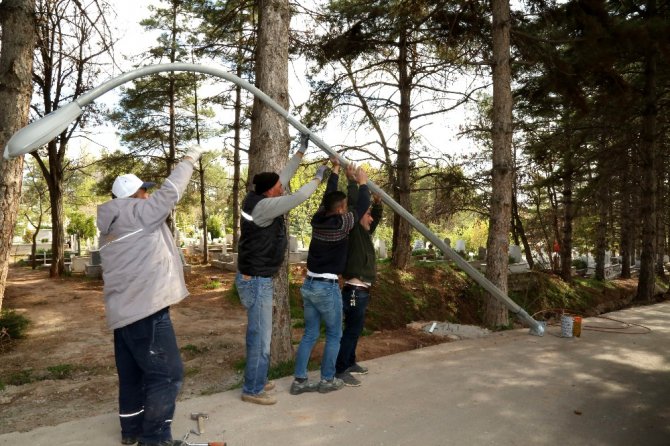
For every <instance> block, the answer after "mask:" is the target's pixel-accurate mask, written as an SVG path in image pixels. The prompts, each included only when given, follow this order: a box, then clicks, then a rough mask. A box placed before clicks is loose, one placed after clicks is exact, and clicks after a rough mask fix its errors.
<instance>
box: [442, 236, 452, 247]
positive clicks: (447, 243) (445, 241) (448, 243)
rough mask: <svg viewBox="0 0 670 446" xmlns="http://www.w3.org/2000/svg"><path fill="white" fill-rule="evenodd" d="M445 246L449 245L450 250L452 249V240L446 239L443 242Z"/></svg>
mask: <svg viewBox="0 0 670 446" xmlns="http://www.w3.org/2000/svg"><path fill="white" fill-rule="evenodd" d="M443 242H444V244H445V245H447V246H448V247H449V248H451V239H450V238H449V237H446V238H445V239H444V240H443Z"/></svg>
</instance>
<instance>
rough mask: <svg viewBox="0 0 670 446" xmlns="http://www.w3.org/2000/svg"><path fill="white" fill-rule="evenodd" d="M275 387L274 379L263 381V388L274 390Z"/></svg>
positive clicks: (267, 390)
mask: <svg viewBox="0 0 670 446" xmlns="http://www.w3.org/2000/svg"><path fill="white" fill-rule="evenodd" d="M275 387H276V386H275V382H274V381H268V382H266V383H265V387H263V390H264V391H266V392H269V391H270V390H274V389H275Z"/></svg>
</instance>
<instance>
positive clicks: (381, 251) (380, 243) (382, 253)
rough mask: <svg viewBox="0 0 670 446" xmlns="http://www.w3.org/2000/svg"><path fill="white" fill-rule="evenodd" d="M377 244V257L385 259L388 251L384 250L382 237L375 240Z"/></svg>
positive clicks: (384, 245)
mask: <svg viewBox="0 0 670 446" xmlns="http://www.w3.org/2000/svg"><path fill="white" fill-rule="evenodd" d="M377 242H378V246H379V249H378V250H379V258H380V259H385V258H386V257H388V252H387V250H386V242H385V241H384V240H382V239H379V240H377Z"/></svg>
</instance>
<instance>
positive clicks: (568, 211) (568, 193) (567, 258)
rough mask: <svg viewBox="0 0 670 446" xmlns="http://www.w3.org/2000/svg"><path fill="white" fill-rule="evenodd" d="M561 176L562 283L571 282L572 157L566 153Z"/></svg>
mask: <svg viewBox="0 0 670 446" xmlns="http://www.w3.org/2000/svg"><path fill="white" fill-rule="evenodd" d="M564 170H565V171H564V174H563V220H564V221H563V239H562V243H561V245H560V252H561V278H562V279H563V281H564V282H568V283H570V282H572V220H573V218H574V203H573V201H572V176H573V174H574V172H573V168H572V155H571V154H570V153H567V154H566V156H565V159H564Z"/></svg>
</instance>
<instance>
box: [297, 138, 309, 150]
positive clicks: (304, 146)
mask: <svg viewBox="0 0 670 446" xmlns="http://www.w3.org/2000/svg"><path fill="white" fill-rule="evenodd" d="M308 145H309V135H308V134H307V133H301V134H300V147H298V152H300V153H302V154H304V153H305V151H306V150H307V146H308Z"/></svg>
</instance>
